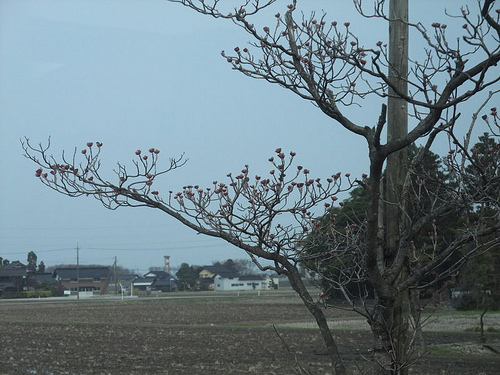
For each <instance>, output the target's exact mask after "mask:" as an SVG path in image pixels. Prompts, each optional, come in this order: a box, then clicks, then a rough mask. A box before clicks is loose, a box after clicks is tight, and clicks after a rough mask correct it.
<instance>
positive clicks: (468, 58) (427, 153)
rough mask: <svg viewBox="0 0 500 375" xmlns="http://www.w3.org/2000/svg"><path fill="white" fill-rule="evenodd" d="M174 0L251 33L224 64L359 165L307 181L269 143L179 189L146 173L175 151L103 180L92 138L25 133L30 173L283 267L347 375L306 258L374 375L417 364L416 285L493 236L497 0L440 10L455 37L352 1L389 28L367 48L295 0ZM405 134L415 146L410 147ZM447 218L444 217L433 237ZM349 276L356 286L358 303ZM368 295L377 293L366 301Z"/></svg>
mask: <svg viewBox="0 0 500 375" xmlns="http://www.w3.org/2000/svg"><path fill="white" fill-rule="evenodd" d="M173 2H178V3H182V4H183V5H185V6H187V7H190V8H192V9H193V10H195V11H197V12H199V13H202V14H205V15H209V16H212V17H215V18H220V19H226V20H230V21H232V22H234V23H235V24H236V25H237V26H239V27H241V28H242V29H243V30H245V31H246V32H247V33H248V35H249V36H250V37H251V38H252V40H253V41H252V42H251V43H250V46H249V47H248V48H247V47H246V48H240V47H235V48H234V50H233V52H231V53H228V52H223V57H224V58H225V59H226V60H227V62H228V64H229V65H230V66H231V67H232V69H234V70H236V71H239V72H241V73H243V74H245V75H247V76H250V77H253V78H259V79H263V80H265V81H267V82H270V83H276V84H279V85H280V86H281V87H284V88H285V89H288V90H290V91H291V92H293V93H295V94H297V95H298V96H299V97H300V98H302V99H304V100H308V101H310V102H312V103H313V104H314V105H315V108H316V109H317V110H319V111H321V112H322V113H324V115H325V116H327V117H329V118H330V119H331V120H332V123H333V124H337V125H338V126H340V127H343V128H344V129H347V130H348V131H350V132H352V133H353V134H355V135H357V136H359V138H360V140H363V142H365V144H366V145H367V153H368V156H369V170H368V173H367V174H366V175H363V176H358V177H354V176H351V175H350V174H344V175H341V174H336V173H334V174H332V175H330V176H324V177H322V178H318V177H316V176H312V174H311V173H310V171H309V169H307V168H305V167H303V166H301V165H297V163H296V155H295V153H294V152H293V151H288V152H285V151H284V150H282V149H281V148H278V149H276V150H275V153H274V155H273V156H271V157H270V158H269V163H270V171H269V172H268V173H266V174H260V173H257V174H256V173H255V172H253V171H251V169H250V167H249V166H244V167H243V168H242V169H241V171H240V172H237V173H235V174H228V175H227V177H226V179H224V180H222V181H221V180H219V181H214V183H213V185H212V186H210V187H206V188H203V187H200V186H198V185H187V186H184V187H183V189H181V190H180V191H178V192H175V191H173V190H162V189H161V188H157V187H156V186H158V185H159V184H158V179H159V177H160V176H161V175H162V174H164V173H167V172H169V171H171V170H173V169H175V168H178V167H180V166H182V164H183V162H184V161H183V159H182V158H177V159H170V163H169V164H168V165H167V166H166V167H163V168H162V167H161V166H160V159H159V151H158V150H157V149H155V148H151V149H149V152H145V153H143V152H142V151H140V150H137V151H136V153H135V158H134V159H133V162H132V167H128V166H126V165H124V164H119V165H118V168H117V169H116V176H114V177H108V176H106V177H105V176H104V173H103V172H102V171H101V163H100V154H101V152H102V148H103V145H102V143H99V142H97V143H95V144H94V143H93V142H88V143H87V145H86V147H85V148H83V149H82V150H81V153H79V152H77V151H76V150H75V152H74V153H73V154H72V155H71V156H70V157H68V156H67V154H63V155H62V157H61V158H56V157H54V156H52V155H51V154H50V152H49V146H50V143H49V145H46V146H45V145H41V144H39V145H33V144H32V143H30V142H29V140H27V139H26V140H24V141H23V148H24V151H25V155H26V157H28V158H30V159H31V160H33V161H34V162H35V163H36V164H38V165H39V169H37V170H36V172H35V175H36V176H37V177H38V178H39V179H40V181H41V182H42V183H43V184H44V185H46V186H48V187H49V188H52V189H54V190H56V191H58V192H60V193H62V194H65V195H69V196H92V197H94V198H96V199H98V200H99V201H101V202H102V203H103V205H104V206H105V207H107V208H110V209H115V208H117V207H137V206H146V207H151V208H155V209H158V210H161V211H163V212H164V213H166V214H167V215H170V216H171V217H173V218H174V219H176V220H178V221H179V222H180V223H182V224H183V225H186V226H188V227H190V228H192V229H193V230H195V231H197V232H198V233H201V234H205V235H208V236H212V237H218V238H221V239H222V240H225V241H227V242H229V243H231V244H233V245H235V246H237V247H239V248H241V249H242V250H243V251H245V252H246V253H247V254H248V255H249V256H250V258H251V259H252V261H253V262H254V263H255V264H256V265H257V266H258V267H259V268H260V269H261V270H273V271H275V272H277V273H278V274H283V275H286V276H287V277H288V279H289V280H290V283H291V285H292V286H293V288H294V290H295V291H296V292H297V293H298V295H299V296H300V297H301V299H302V300H303V302H304V304H305V306H306V307H307V308H308V309H309V311H310V312H311V314H312V316H313V317H314V319H315V320H316V322H317V325H318V327H319V330H320V333H321V335H322V338H323V340H324V342H325V346H326V348H327V351H328V354H329V356H330V358H331V362H332V369H333V371H334V373H335V374H345V373H346V372H347V371H348V367H347V366H346V364H345V363H344V361H343V358H342V357H341V355H340V354H339V350H338V348H337V343H336V341H335V339H334V337H333V335H332V332H331V331H330V329H329V327H328V324H327V321H326V318H325V315H324V312H323V308H324V305H323V303H320V301H318V300H317V298H316V297H315V296H312V295H311V294H310V293H309V291H308V290H307V288H306V287H305V284H304V279H303V277H302V275H301V273H300V272H299V266H300V264H307V265H308V267H310V268H312V269H314V270H316V272H318V273H320V274H321V275H323V276H324V279H325V280H326V281H325V283H326V284H327V288H328V289H330V288H332V289H335V290H337V291H339V292H340V293H341V294H342V295H343V297H344V298H345V299H346V300H347V301H348V302H349V304H350V306H351V308H352V309H353V310H354V311H357V312H358V313H359V314H361V315H363V316H364V317H365V318H366V319H367V321H368V323H369V324H370V326H371V329H372V332H373V343H372V345H371V350H370V352H371V353H372V356H371V362H370V367H371V370H372V372H374V373H384V374H386V373H387V374H389V373H390V374H406V373H407V371H408V367H409V365H410V364H411V363H412V361H413V360H414V359H415V352H414V350H413V347H414V345H413V344H414V341H413V340H414V337H415V336H414V332H413V331H414V330H416V329H418V327H419V322H418V321H415V316H412V314H411V310H412V306H411V304H412V294H414V292H415V291H419V290H422V289H425V288H427V287H429V286H432V285H434V284H435V283H437V282H438V281H439V280H442V279H443V278H446V277H448V276H449V275H451V274H454V273H456V272H458V270H460V269H461V267H462V266H463V265H464V264H465V263H466V261H467V260H468V259H470V258H472V257H474V256H475V255H477V254H482V253H487V252H488V251H491V250H492V249H494V248H497V247H498V246H499V244H500V236H499V233H500V218H499V212H500V210H499V195H498V192H499V190H500V189H499V188H498V187H499V186H498V185H499V179H498V165H499V155H500V151H499V143H498V137H499V135H500V126H499V124H500V118H499V116H498V113H497V110H496V107H491V109H490V110H489V111H487V110H486V108H488V106H489V102H490V100H491V98H492V97H493V96H494V95H495V94H496V93H497V92H498V89H496V87H495V86H494V85H496V84H498V81H499V74H498V69H497V64H498V62H499V60H500V43H499V40H500V24H499V18H500V10H498V9H495V8H494V4H495V3H494V1H493V0H484V1H479V2H478V7H476V8H473V7H467V6H464V7H462V8H460V9H458V10H457V13H456V14H454V15H453V17H454V18H453V19H452V20H459V22H461V23H462V28H461V30H462V31H461V34H460V35H458V36H457V38H454V37H453V38H452V37H451V36H449V35H448V33H447V29H448V28H447V25H446V24H444V23H437V22H435V23H432V24H431V25H423V24H421V23H418V22H412V21H410V20H409V19H408V15H407V2H406V1H391V2H389V4H387V3H386V1H384V0H377V1H375V7H374V8H373V9H374V10H373V11H372V12H371V13H369V12H367V11H366V9H365V8H363V6H362V4H361V2H359V1H355V2H354V5H355V6H356V9H357V10H358V11H359V12H360V13H361V14H362V15H364V16H365V17H366V18H367V21H366V22H369V20H370V19H372V18H375V19H379V20H380V19H381V20H384V21H386V22H387V25H388V28H389V41H388V42H387V43H386V42H383V41H379V42H376V43H375V44H374V45H368V46H366V45H364V44H363V41H362V40H360V39H359V38H358V37H357V36H356V35H354V34H353V33H352V31H351V29H350V23H349V22H345V23H344V24H338V23H337V22H336V21H335V20H329V19H328V18H327V15H326V14H320V15H318V14H316V13H312V14H310V15H309V16H308V15H304V14H300V13H299V12H298V11H297V1H296V0H292V1H291V2H290V4H288V5H287V6H286V7H282V5H281V4H280V3H278V2H277V1H275V0H267V1H260V0H254V1H246V2H245V3H244V4H243V5H242V6H237V7H235V6H234V3H233V2H230V4H229V5H228V8H226V9H224V5H225V4H224V3H223V2H222V1H218V0H215V1H205V0H199V1H195V0H173ZM272 6H275V7H277V8H278V11H277V12H276V13H275V17H274V19H273V20H272V21H271V22H270V26H267V25H265V26H263V27H257V26H256V25H255V23H254V21H253V17H254V16H255V14H256V13H259V12H260V11H262V10H264V9H266V8H270V7H272ZM410 28H411V29H412V30H413V31H414V32H415V34H416V36H420V37H421V39H422V40H423V41H424V42H425V43H426V49H425V52H424V53H423V54H422V55H421V56H420V57H419V58H418V59H412V58H410V57H409V53H408V49H409V47H410V46H409V44H408V30H409V29H410ZM488 90H490V91H488ZM473 97H477V98H479V103H480V104H478V106H479V108H477V111H476V112H473V113H469V116H467V115H465V116H464V115H462V114H461V111H467V110H468V108H466V107H465V106H464V105H463V104H464V103H466V102H467V101H469V100H470V99H471V98H473ZM368 98H371V100H373V101H375V102H378V103H380V112H379V113H377V114H374V115H373V116H372V117H371V118H369V119H368V120H367V121H366V122H365V123H357V122H356V121H354V120H353V119H350V118H349V117H348V115H347V112H348V111H347V110H346V109H347V108H348V107H349V106H351V105H353V104H354V103H358V104H359V103H362V102H363V100H367V99H368ZM464 117H466V119H464ZM467 117H468V118H467ZM409 119H410V121H409ZM477 127H482V128H483V129H485V131H488V133H489V135H488V136H487V137H488V138H489V139H490V140H488V142H489V143H488V144H489V146H488V148H487V150H488V152H486V153H484V152H479V151H478V149H477V148H475V147H471V146H470V145H471V144H472V143H473V142H474V141H473V139H474V138H473V134H474V131H473V130H474V129H475V128H477ZM384 132H387V139H384V138H383V136H382V134H384ZM438 140H444V141H445V142H446V141H447V142H448V144H449V152H448V155H447V156H446V157H445V159H444V164H445V166H446V168H445V170H440V169H439V168H438V166H436V165H435V164H436V163H435V162H436V159H435V158H434V157H433V155H432V154H431V148H432V147H433V146H434V145H435V144H436V143H437V142H438ZM483 143H485V142H483ZM415 144H418V145H419V148H418V149H414V150H413V151H412V147H414V145H415ZM490 149H491V150H490ZM433 160H434V161H433ZM444 172H446V174H444ZM356 187H357V188H358V190H355V193H354V194H357V195H358V196H359V197H360V198H361V197H362V199H363V204H362V206H363V207H364V211H365V212H364V216H363V217H364V218H363V219H362V220H359V218H360V216H353V217H352V218H351V217H346V218H340V217H339V214H338V213H335V210H334V209H332V206H335V207H337V205H338V206H340V207H342V206H344V207H345V206H346V205H347V203H348V202H345V203H344V202H339V200H338V198H337V196H338V194H339V193H341V192H345V191H348V190H351V189H353V188H356ZM349 203H350V204H352V203H353V202H349ZM344 212H345V211H344ZM464 213H467V214H464ZM321 215H323V216H322V217H319V216H321ZM335 215H337V216H335ZM347 215H348V214H347V213H346V216H347ZM318 217H319V218H318ZM455 218H459V220H455ZM341 219H342V220H344V222H343V223H342V226H340V225H339V223H338V222H337V220H339V222H341ZM447 220H451V223H453V224H452V225H449V227H448V230H449V232H448V233H447V234H446V235H444V234H445V233H446V232H447V231H446V230H443V225H442V224H443V223H445V222H446V221H447ZM344 224H345V225H344ZM447 225H448V224H447ZM442 234H443V235H442ZM262 259H265V260H267V261H268V262H267V263H265V264H264V263H262V261H261V260H262ZM353 283H357V284H356V285H358V286H359V288H358V289H357V291H356V296H357V298H353V297H352V296H353V295H354V291H353V290H352V289H350V287H351V286H352V285H353ZM370 294H371V295H373V298H374V300H373V303H368V299H367V296H369V295H370Z"/></svg>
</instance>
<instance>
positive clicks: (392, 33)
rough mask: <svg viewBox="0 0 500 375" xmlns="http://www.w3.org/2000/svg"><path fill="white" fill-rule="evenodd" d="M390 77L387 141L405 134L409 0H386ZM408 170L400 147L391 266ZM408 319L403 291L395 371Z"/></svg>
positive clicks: (392, 201) (389, 207)
mask: <svg viewBox="0 0 500 375" xmlns="http://www.w3.org/2000/svg"><path fill="white" fill-rule="evenodd" d="M389 18H390V22H389V72H388V74H389V79H390V82H391V83H392V84H393V85H394V89H392V88H390V89H389V99H388V102H387V142H388V143H390V142H391V141H394V140H397V139H401V138H403V137H405V136H406V135H407V134H408V103H407V102H406V101H405V100H403V99H401V98H399V97H398V92H399V94H400V95H401V94H402V95H407V93H408V81H407V79H408V42H409V41H408V0H390V3H389ZM407 172H408V156H407V150H406V148H404V149H402V150H399V151H397V152H395V153H393V154H391V155H389V157H388V158H387V169H386V181H385V193H384V196H385V199H386V205H385V210H384V216H385V217H384V222H385V236H386V247H385V256H384V258H385V263H386V265H387V266H390V264H391V263H392V261H393V260H394V258H395V256H396V254H397V252H398V248H399V242H400V238H401V233H402V231H403V230H404V229H405V223H406V218H405V216H404V212H405V210H406V205H407V204H406V202H405V199H404V197H403V196H402V194H403V186H404V182H405V179H406V175H407ZM407 276H408V275H407V268H406V266H404V267H403V269H402V270H401V273H400V275H399V277H398V279H397V280H396V284H398V283H399V282H400V281H401V280H404V279H406V277H407ZM409 318H410V296H409V292H408V291H402V292H400V293H399V294H398V295H396V296H395V301H394V305H393V312H392V319H391V323H392V324H391V326H390V327H387V328H388V329H389V331H390V332H391V336H392V337H393V340H392V341H393V342H392V344H393V345H394V347H393V348H391V349H392V350H393V351H394V354H395V357H393V358H394V363H393V370H395V371H397V373H398V374H407V369H401V367H400V366H401V365H402V364H403V363H405V361H406V360H407V356H408V350H409V349H408V341H409V340H408V329H409Z"/></svg>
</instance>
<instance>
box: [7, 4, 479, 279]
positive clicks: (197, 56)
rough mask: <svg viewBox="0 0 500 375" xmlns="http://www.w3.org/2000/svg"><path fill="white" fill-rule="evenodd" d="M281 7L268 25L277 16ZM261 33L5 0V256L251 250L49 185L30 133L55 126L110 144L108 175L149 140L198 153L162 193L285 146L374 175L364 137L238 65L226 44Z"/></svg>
mask: <svg viewBox="0 0 500 375" xmlns="http://www.w3.org/2000/svg"><path fill="white" fill-rule="evenodd" d="M465 2H467V1H465ZM302 3H304V4H307V5H308V6H314V7H315V8H316V9H317V10H321V9H325V10H326V11H327V12H328V13H329V14H330V15H329V18H328V19H329V20H334V19H335V20H338V21H339V22H344V21H350V22H351V24H352V27H353V30H354V31H355V32H357V34H358V35H359V37H360V39H361V40H362V41H364V44H365V45H368V44H370V43H374V42H375V41H377V40H383V41H384V40H386V39H387V37H386V30H385V28H384V27H383V26H381V25H378V24H377V23H376V22H371V21H368V20H365V19H363V20H360V19H359V17H358V16H357V15H356V14H354V12H353V6H352V4H351V2H350V1H347V0H346V1H344V0H342V1H327V0H316V1H314V2H312V1H311V2H309V1H303V2H302ZM412 3H418V8H416V7H415V8H411V10H410V12H411V17H414V18H418V19H419V20H420V21H421V22H423V23H424V24H425V25H426V26H428V27H429V28H430V24H431V23H432V22H434V21H439V20H442V19H446V17H445V16H443V15H442V14H443V9H444V6H445V5H448V7H452V8H453V7H455V8H453V9H454V10H457V9H456V7H457V5H456V4H457V3H459V2H456V1H452V0H446V1H445V0H442V1H428V0H425V1H419V2H412ZM470 3H471V4H472V3H473V4H472V6H473V5H474V4H475V1H471V2H470ZM286 4H287V2H284V1H283V2H279V4H278V10H279V11H281V12H282V13H284V8H285V7H286ZM332 4H334V5H332ZM431 8H432V11H429V10H430V9H431ZM275 12H276V8H274V9H273V10H271V14H270V15H267V16H264V15H263V16H261V17H260V18H259V19H257V20H256V24H258V25H260V27H262V26H264V25H266V24H272V23H273V22H274V17H273V16H272V14H274V13H275ZM356 22H357V23H356ZM249 39H250V37H249V36H247V35H246V34H245V33H243V32H242V31H241V30H240V29H239V28H237V27H235V26H234V25H233V24H232V23H230V22H228V21H222V20H213V19H211V18H208V17H204V16H201V15H199V14H196V13H195V12H193V11H191V10H189V9H186V8H184V7H182V6H180V5H179V4H172V3H169V2H167V1H164V0H147V1H145V0H141V1H140V0H65V1H62V0H60V1H55V0H54V1H52V0H32V1H29V0H27V1H19V0H0V128H1V131H2V136H1V137H0V147H1V150H2V154H3V157H2V158H1V159H0V173H1V179H0V189H1V194H0V256H3V257H4V258H8V259H10V260H11V261H12V260H20V261H23V262H25V261H26V254H27V253H28V252H29V251H32V250H33V251H35V252H36V253H37V255H38V260H39V261H40V260H43V261H44V263H45V264H46V265H55V264H61V263H75V262H76V247H77V245H78V246H79V248H80V262H81V263H82V264H105V265H110V264H112V263H113V261H114V258H115V256H116V257H117V260H118V264H119V265H122V266H124V267H128V268H131V269H134V270H137V271H138V272H140V273H142V272H146V271H147V269H148V268H149V267H150V266H161V265H162V260H163V256H164V255H170V256H171V261H172V265H173V266H174V267H175V266H179V265H180V264H181V263H182V262H187V263H189V264H200V265H202V264H210V263H212V261H216V260H224V259H227V258H233V259H239V258H245V254H244V253H243V252H242V251H241V250H239V249H237V248H233V247H231V246H229V245H226V244H225V243H223V242H222V241H220V240H216V239H210V238H204V237H202V236H199V235H196V234H195V233H192V232H191V231H190V230H188V229H186V228H184V227H183V226H182V225H181V224H178V223H177V222H175V221H174V220H173V219H171V218H170V217H168V216H166V215H164V214H162V213H161V212H156V211H154V210H152V209H147V208H137V209H131V208H123V209H119V210H117V211H108V210H106V209H104V208H103V207H102V206H101V205H100V204H99V203H98V202H97V201H95V200H93V199H90V198H78V199H75V198H69V197H66V196H63V195H60V194H58V193H56V192H54V191H52V190H50V189H48V188H46V187H44V186H43V185H42V184H41V183H39V181H37V179H36V178H35V176H34V173H35V170H36V166H35V165H34V164H33V163H32V162H30V161H29V160H27V159H25V158H24V157H23V156H22V149H21V146H20V141H19V140H20V139H21V138H23V137H24V136H27V137H29V138H30V139H31V141H32V142H35V143H36V142H46V140H47V138H48V137H49V136H50V137H51V140H52V153H53V154H54V155H56V156H58V155H60V153H61V151H62V150H66V151H72V150H73V149H74V147H77V148H78V149H80V148H83V147H84V145H85V144H86V142H88V141H94V142H95V141H100V142H103V144H104V146H103V166H102V170H103V171H109V174H108V175H109V176H112V174H113V168H114V167H115V165H116V162H118V161H121V162H123V163H129V162H130V160H132V159H133V158H134V151H135V150H136V149H143V150H147V149H149V148H150V147H155V148H158V149H160V150H161V153H160V156H161V159H163V160H164V161H165V162H167V161H168V157H171V156H173V157H175V156H178V155H180V154H182V153H185V156H186V157H187V158H188V159H189V162H188V164H187V165H186V166H184V167H182V168H181V169H179V170H176V171H174V172H172V173H169V174H167V175H166V176H165V177H164V178H163V179H162V180H161V182H160V183H159V184H158V185H157V187H156V188H157V189H158V190H163V191H166V190H174V191H178V190H180V189H182V186H184V185H188V184H199V185H200V186H210V185H211V182H212V181H213V180H219V181H221V180H223V179H224V177H225V175H226V174H227V173H228V172H238V171H239V170H241V168H242V167H243V166H244V165H245V164H249V165H250V170H251V171H253V172H254V173H255V174H264V173H266V172H267V171H268V170H269V169H270V168H269V166H268V162H267V158H268V157H269V156H272V155H273V151H274V149H275V148H276V147H282V148H283V149H284V150H286V151H292V150H293V151H295V152H297V162H298V163H300V164H302V165H304V166H305V167H307V168H309V169H310V170H311V172H312V174H313V175H315V176H317V177H323V178H324V177H328V176H329V175H331V174H333V173H336V172H339V171H341V172H343V173H345V172H350V173H351V174H352V175H354V176H360V175H361V174H362V173H364V172H366V171H367V162H366V161H367V157H366V150H365V147H364V146H365V144H364V141H363V140H362V139H360V138H359V137H357V136H354V135H352V134H349V133H348V132H347V131H345V130H343V129H341V128H340V127H339V126H338V125H337V124H335V123H334V122H333V121H332V120H329V119H328V118H326V117H325V116H324V115H322V114H321V113H320V112H319V111H318V110H317V109H316V108H315V107H314V106H313V105H312V104H310V103H307V102H305V101H303V100H301V99H300V98H298V97H296V96H294V95H293V94H291V93H290V92H287V91H286V90H284V89H282V88H280V87H278V86H273V85H270V84H267V83H265V82H263V81H257V80H252V79H250V78H247V77H245V76H243V75H241V74H239V73H238V72H234V71H231V69H230V66H229V64H228V63H227V62H225V60H224V59H223V58H222V57H221V56H220V51H221V50H227V51H231V50H232V49H233V48H234V47H235V46H240V47H243V46H245V44H246V42H247V41H248V40H249ZM412 48H413V47H412ZM415 48H421V47H419V46H418V45H417V46H416V47H415ZM362 104H363V107H362V109H360V108H352V109H349V110H348V113H349V114H350V115H351V116H353V118H354V119H355V120H356V121H359V122H360V123H362V124H363V123H364V124H365V125H369V126H372V125H374V123H375V121H376V120H377V117H378V114H379V113H378V111H379V108H380V102H379V101H377V100H374V101H370V102H366V103H362Z"/></svg>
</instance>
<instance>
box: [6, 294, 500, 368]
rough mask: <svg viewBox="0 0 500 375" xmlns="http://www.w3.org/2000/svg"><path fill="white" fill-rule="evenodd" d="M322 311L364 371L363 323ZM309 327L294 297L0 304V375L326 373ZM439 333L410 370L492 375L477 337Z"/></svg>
mask: <svg viewBox="0 0 500 375" xmlns="http://www.w3.org/2000/svg"><path fill="white" fill-rule="evenodd" d="M216 297H218V296H216ZM327 314H328V317H329V319H331V320H345V322H346V324H345V327H343V326H342V324H336V325H335V334H336V338H337V341H338V345H339V348H340V351H341V353H342V355H343V357H344V358H345V360H346V363H347V364H348V367H349V368H350V369H351V370H353V371H354V370H355V369H356V368H358V367H359V368H363V367H364V366H366V364H367V359H366V358H369V349H370V347H371V334H370V332H369V331H368V330H367V329H365V328H364V327H365V323H364V321H363V320H359V325H356V324H354V325H353V324H352V323H353V320H354V322H355V323H356V319H357V318H356V317H355V315H352V313H351V312H345V311H342V310H333V309H332V310H327ZM494 317H495V318H498V317H499V315H494ZM439 319H440V322H445V321H446V320H447V318H446V316H444V317H443V316H440V318H439ZM450 319H451V318H450ZM310 323H311V317H310V315H309V313H308V312H307V311H306V309H305V308H304V306H303V305H302V303H301V302H300V301H299V300H298V299H297V298H295V297H290V296H282V295H281V294H272V293H269V294H267V295H266V294H263V295H261V296H260V297H257V296H255V295H242V296H240V297H236V296H234V297H231V296H224V297H222V298H206V297H202V296H199V297H197V298H157V299H153V298H144V299H133V300H123V301H122V300H113V299H104V300H80V301H76V300H68V299H62V300H36V301H15V302H13V301H5V300H0V374H32V375H33V374H36V375H62V374H64V375H75V374H172V375H177V374H181V375H183V374H190V375H193V374H194V375H196V374H204V375H207V374H283V375H285V374H286V375H288V374H294V373H296V372H295V371H296V366H297V363H298V364H300V365H301V366H302V367H304V368H307V369H308V370H309V371H310V373H311V374H322V375H324V374H329V373H331V371H330V369H329V363H328V358H327V356H325V355H323V354H324V349H323V343H322V340H321V337H320V336H319V333H318V331H317V330H316V329H315V328H314V325H312V324H310ZM496 323H498V322H496ZM496 323H495V324H496ZM273 325H274V326H275V327H276V330H277V332H278V333H279V336H278V334H277V333H276V330H275V328H274V327H273ZM490 325H494V322H493V323H491V324H490ZM439 327H440V328H439V329H440V331H435V330H434V331H432V332H426V333H425V336H426V343H427V345H428V348H429V354H427V355H426V356H425V357H424V358H423V359H421V360H420V361H418V362H417V363H416V364H415V365H413V366H412V369H411V371H410V373H411V374H453V375H461V374H471V375H472V374H474V375H478V374H492V375H493V374H497V373H498V369H499V368H500V355H498V354H496V353H495V352H494V350H491V349H488V348H485V347H483V346H482V345H480V344H478V342H479V336H478V334H477V333H475V332H471V331H465V330H464V329H463V327H460V328H459V329H456V328H454V327H453V325H451V326H450V327H449V328H448V329H446V326H445V323H441V324H440V325H439ZM433 329H435V328H433ZM492 331H495V329H492ZM497 332H498V331H497ZM499 340H500V334H499V333H495V332H489V333H488V343H490V344H491V347H492V348H493V349H495V345H497V346H498V342H499Z"/></svg>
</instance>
